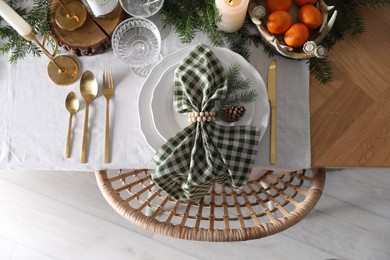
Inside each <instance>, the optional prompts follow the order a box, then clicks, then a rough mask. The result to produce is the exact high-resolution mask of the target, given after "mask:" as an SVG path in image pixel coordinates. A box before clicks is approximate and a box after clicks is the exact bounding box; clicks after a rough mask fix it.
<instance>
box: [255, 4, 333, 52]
mask: <svg viewBox="0 0 390 260" xmlns="http://www.w3.org/2000/svg"><path fill="white" fill-rule="evenodd" d="M265 5H266V4H265V1H264V0H251V1H250V3H249V7H248V13H249V16H250V18H251V20H252V22H253V23H254V24H255V26H256V28H257V30H258V31H259V33H260V35H261V37H262V38H263V39H264V41H265V42H267V43H268V44H269V45H270V46H272V47H273V48H274V49H275V50H276V51H277V52H278V53H279V54H281V55H283V56H285V57H289V58H292V59H309V58H314V57H317V58H323V57H325V56H326V49H325V48H324V47H323V46H322V45H321V42H322V40H323V39H324V38H325V36H326V35H327V34H328V33H329V31H330V30H331V29H332V27H333V24H334V22H335V20H336V17H337V10H334V11H333V9H334V6H328V5H327V4H326V3H325V2H324V0H318V1H317V3H316V7H317V9H318V10H319V11H320V12H321V14H322V23H321V26H320V27H319V28H318V29H315V30H310V35H309V39H308V40H307V41H306V42H305V44H303V46H302V47H299V48H293V47H291V46H288V45H287V44H286V43H285V42H284V39H283V35H282V34H278V35H276V34H273V33H271V32H270V31H269V30H268V29H267V26H266V23H267V19H268V16H269V13H268V10H267V9H266V8H265ZM297 10H298V7H297V6H295V5H294V4H293V6H292V7H291V9H290V10H289V13H290V14H291V16H292V17H293V18H296V17H297V13H298V12H297ZM331 11H333V13H332V14H331ZM330 14H331V16H330V17H329V15H330Z"/></svg>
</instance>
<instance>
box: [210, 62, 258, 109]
mask: <svg viewBox="0 0 390 260" xmlns="http://www.w3.org/2000/svg"><path fill="white" fill-rule="evenodd" d="M240 71H241V67H240V64H238V63H235V64H232V65H230V67H229V70H228V72H227V73H226V75H225V78H226V81H227V82H226V84H227V91H226V96H225V99H224V100H221V102H220V103H219V104H218V105H217V111H218V112H217V117H219V115H220V112H221V111H223V110H224V109H226V108H229V107H231V106H233V105H241V104H247V103H250V102H253V101H255V100H256V98H257V92H256V90H253V89H252V90H249V89H250V81H249V79H245V78H243V77H241V72H240Z"/></svg>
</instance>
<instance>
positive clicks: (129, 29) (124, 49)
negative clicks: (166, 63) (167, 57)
mask: <svg viewBox="0 0 390 260" xmlns="http://www.w3.org/2000/svg"><path fill="white" fill-rule="evenodd" d="M112 48H113V50H114V53H115V55H116V56H117V57H118V58H119V59H120V60H121V61H123V62H124V63H126V64H127V65H129V66H130V67H131V68H133V70H134V69H138V71H140V72H139V73H137V74H147V70H148V67H150V66H151V65H153V64H154V63H156V62H157V61H158V59H159V55H160V48H161V37H160V32H159V30H158V29H157V27H156V26H155V25H154V24H153V23H152V22H151V21H149V20H147V19H143V18H130V19H127V20H125V21H123V22H122V23H120V24H119V25H118V26H117V28H116V29H115V31H114V33H113V36H112ZM140 69H141V70H140ZM142 69H144V70H146V71H144V72H142ZM143 76H145V75H143Z"/></svg>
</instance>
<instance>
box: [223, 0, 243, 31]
mask: <svg viewBox="0 0 390 260" xmlns="http://www.w3.org/2000/svg"><path fill="white" fill-rule="evenodd" d="M248 3H249V0H215V5H216V7H217V9H218V11H219V14H220V15H221V21H220V22H218V24H217V27H218V29H220V30H222V31H225V32H229V33H231V32H235V31H238V30H239V29H240V28H241V27H242V25H243V24H244V21H245V17H246V12H247V10H248Z"/></svg>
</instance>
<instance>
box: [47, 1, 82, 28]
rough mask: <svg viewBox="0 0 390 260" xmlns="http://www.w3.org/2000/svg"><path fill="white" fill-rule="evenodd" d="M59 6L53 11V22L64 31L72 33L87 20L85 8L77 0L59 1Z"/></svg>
mask: <svg viewBox="0 0 390 260" xmlns="http://www.w3.org/2000/svg"><path fill="white" fill-rule="evenodd" d="M58 2H59V4H60V5H59V6H58V8H57V9H56V11H55V15H54V20H55V22H56V23H57V25H58V26H59V27H60V28H61V29H64V30H67V31H74V30H76V29H77V28H80V27H81V26H83V24H84V23H85V21H86V19H87V10H86V9H85V6H84V5H83V4H82V3H81V2H80V1H77V0H70V1H66V2H65V1H64V0H59V1H58Z"/></svg>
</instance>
